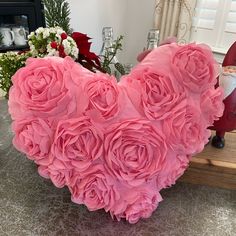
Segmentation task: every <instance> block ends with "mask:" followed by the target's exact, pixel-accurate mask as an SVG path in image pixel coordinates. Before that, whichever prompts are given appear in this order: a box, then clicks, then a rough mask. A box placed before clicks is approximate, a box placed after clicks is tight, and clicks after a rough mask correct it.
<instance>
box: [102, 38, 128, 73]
mask: <svg viewBox="0 0 236 236" xmlns="http://www.w3.org/2000/svg"><path fill="white" fill-rule="evenodd" d="M123 38H124V37H123V36H122V35H121V36H119V37H118V38H117V39H116V40H115V41H114V43H113V45H112V46H111V47H109V48H106V49H105V55H102V57H103V61H102V69H103V70H104V71H105V72H107V73H108V74H111V72H112V71H111V65H112V64H114V63H113V62H112V60H113V58H114V57H115V56H116V54H117V52H118V51H119V50H120V51H121V50H122V43H121V41H122V40H123ZM114 67H115V68H116V70H117V71H118V72H119V73H120V74H121V75H124V74H125V70H124V67H123V65H122V64H121V63H119V62H118V63H115V64H114Z"/></svg>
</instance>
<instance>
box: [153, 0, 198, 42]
mask: <svg viewBox="0 0 236 236" xmlns="http://www.w3.org/2000/svg"><path fill="white" fill-rule="evenodd" d="M196 2H197V0H156V5H155V22H154V27H155V28H156V29H159V30H160V41H162V40H163V39H165V38H167V37H173V36H175V37H177V40H178V42H179V43H183V44H184V43H188V42H189V39H190V34H191V26H192V18H193V14H194V9H195V6H196Z"/></svg>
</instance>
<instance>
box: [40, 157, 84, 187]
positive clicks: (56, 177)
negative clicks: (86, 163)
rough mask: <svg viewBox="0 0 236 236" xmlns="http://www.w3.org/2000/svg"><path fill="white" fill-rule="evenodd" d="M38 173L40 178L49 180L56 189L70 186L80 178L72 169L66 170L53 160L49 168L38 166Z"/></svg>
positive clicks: (57, 161) (59, 162)
mask: <svg viewBox="0 0 236 236" xmlns="http://www.w3.org/2000/svg"><path fill="white" fill-rule="evenodd" d="M38 172H39V174H40V175H41V176H42V177H44V178H47V179H51V181H52V182H53V184H54V185H55V186H56V187H57V188H63V187H65V186H66V185H70V184H72V183H74V182H75V181H77V180H78V179H79V178H80V177H79V175H77V173H76V172H75V171H74V170H73V169H69V168H67V167H66V166H65V165H64V163H63V162H61V161H59V160H55V159H54V160H53V163H52V164H50V165H49V166H42V165H40V166H39V167H38Z"/></svg>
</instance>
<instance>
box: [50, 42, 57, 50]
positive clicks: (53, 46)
mask: <svg viewBox="0 0 236 236" xmlns="http://www.w3.org/2000/svg"><path fill="white" fill-rule="evenodd" d="M51 47H52V48H54V49H57V42H55V41H52V42H51Z"/></svg>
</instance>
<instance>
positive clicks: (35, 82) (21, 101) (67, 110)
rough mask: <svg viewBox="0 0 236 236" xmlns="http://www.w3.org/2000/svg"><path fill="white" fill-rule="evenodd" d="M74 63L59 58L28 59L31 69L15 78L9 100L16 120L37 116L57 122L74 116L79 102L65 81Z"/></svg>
mask: <svg viewBox="0 0 236 236" xmlns="http://www.w3.org/2000/svg"><path fill="white" fill-rule="evenodd" d="M71 60H72V59H71ZM71 60H70V59H69V58H67V59H65V60H63V59H62V58H57V57H48V58H43V59H39V58H37V59H33V58H31V59H28V61H27V66H26V67H23V68H21V69H20V70H18V71H17V72H16V74H15V75H14V76H13V78H12V82H13V86H12V88H11V90H10V99H9V112H10V113H11V116H12V118H13V119H21V118H25V117H28V116H32V115H33V116H35V117H42V118H48V117H54V119H56V118H59V117H60V116H61V115H63V114H66V115H69V114H71V113H72V112H73V111H74V110H75V108H76V103H75V101H73V99H72V95H71V94H70V92H69V90H68V88H66V87H65V78H64V75H65V74H66V73H65V72H66V71H67V70H71V67H72V65H74V64H71V63H73V62H71ZM66 79H67V80H68V76H67V78H66Z"/></svg>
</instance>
